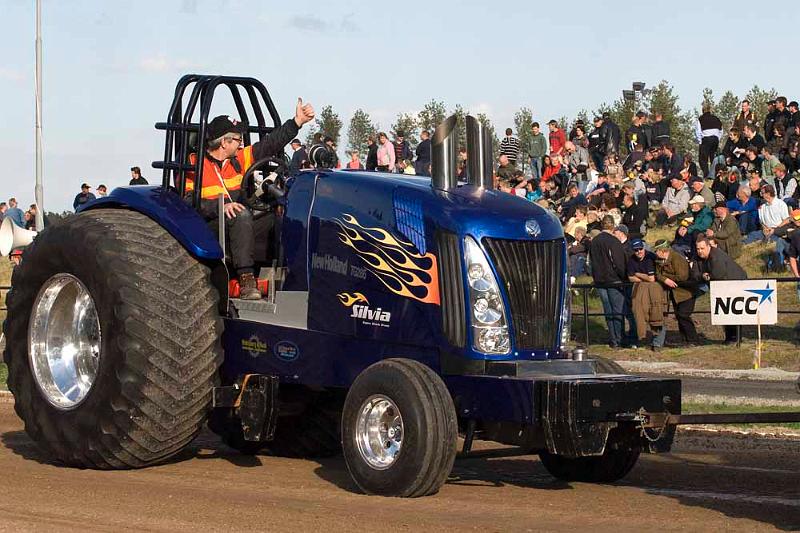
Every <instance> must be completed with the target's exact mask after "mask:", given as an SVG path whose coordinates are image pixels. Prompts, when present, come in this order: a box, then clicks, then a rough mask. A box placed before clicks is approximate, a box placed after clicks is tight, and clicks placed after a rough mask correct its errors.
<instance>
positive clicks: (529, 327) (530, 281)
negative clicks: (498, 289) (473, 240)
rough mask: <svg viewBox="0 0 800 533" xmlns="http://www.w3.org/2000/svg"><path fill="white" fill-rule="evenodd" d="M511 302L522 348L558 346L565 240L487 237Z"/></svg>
mask: <svg viewBox="0 0 800 533" xmlns="http://www.w3.org/2000/svg"><path fill="white" fill-rule="evenodd" d="M483 244H484V246H486V249H487V251H488V252H489V256H490V258H491V260H492V262H493V263H494V265H495V268H496V269H497V273H498V275H499V276H500V284H501V285H502V286H503V287H505V289H506V293H507V294H508V299H509V304H510V305H511V322H512V324H513V326H514V341H515V345H516V347H517V348H518V349H523V350H552V349H553V348H554V347H556V346H557V345H558V342H559V330H558V322H559V319H560V315H561V309H560V307H559V303H560V302H561V292H562V290H563V274H562V268H563V261H564V246H565V245H564V241H563V240H562V239H559V240H553V241H511V240H501V239H488V238H487V239H483Z"/></svg>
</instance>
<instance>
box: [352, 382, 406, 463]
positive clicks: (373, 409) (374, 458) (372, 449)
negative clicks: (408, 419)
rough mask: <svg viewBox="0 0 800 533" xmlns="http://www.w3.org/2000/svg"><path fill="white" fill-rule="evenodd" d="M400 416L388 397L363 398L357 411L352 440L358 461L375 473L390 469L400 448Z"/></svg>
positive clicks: (401, 425)
mask: <svg viewBox="0 0 800 533" xmlns="http://www.w3.org/2000/svg"><path fill="white" fill-rule="evenodd" d="M403 429H404V428H403V417H402V415H401V414H400V409H398V408H397V405H396V404H395V403H394V401H392V399H391V398H389V397H388V396H383V395H374V396H371V397H369V398H367V399H366V400H365V401H364V403H362V404H361V408H360V409H359V410H358V420H357V421H356V431H355V440H356V447H357V449H358V453H359V454H360V455H361V458H362V459H363V460H364V461H365V462H366V463H367V464H368V465H369V466H370V467H371V468H374V469H375V470H386V469H387V468H390V467H391V466H392V465H393V464H394V463H395V461H396V460H397V458H398V457H399V455H400V451H401V450H402V447H403V436H404V431H403Z"/></svg>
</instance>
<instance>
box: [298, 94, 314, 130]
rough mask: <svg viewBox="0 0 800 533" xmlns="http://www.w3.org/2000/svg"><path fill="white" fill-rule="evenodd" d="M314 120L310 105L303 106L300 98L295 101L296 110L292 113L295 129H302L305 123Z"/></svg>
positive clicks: (312, 108)
mask: <svg viewBox="0 0 800 533" xmlns="http://www.w3.org/2000/svg"><path fill="white" fill-rule="evenodd" d="M312 120H314V107H313V106H312V105H311V104H304V103H303V99H302V98H298V99H297V108H296V109H295V112H294V121H295V122H296V123H297V127H298V128H301V127H303V124H305V123H306V122H311V121H312Z"/></svg>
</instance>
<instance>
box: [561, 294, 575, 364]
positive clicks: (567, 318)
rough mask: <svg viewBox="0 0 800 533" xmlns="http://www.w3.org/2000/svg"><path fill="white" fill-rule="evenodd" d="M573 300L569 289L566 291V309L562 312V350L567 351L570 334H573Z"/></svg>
mask: <svg viewBox="0 0 800 533" xmlns="http://www.w3.org/2000/svg"><path fill="white" fill-rule="evenodd" d="M571 302H572V298H571V295H570V292H569V289H567V290H566V291H564V307H563V309H562V310H561V338H560V341H561V343H560V346H561V350H562V351H564V350H566V349H567V346H568V345H569V341H570V334H571V333H572V305H571Z"/></svg>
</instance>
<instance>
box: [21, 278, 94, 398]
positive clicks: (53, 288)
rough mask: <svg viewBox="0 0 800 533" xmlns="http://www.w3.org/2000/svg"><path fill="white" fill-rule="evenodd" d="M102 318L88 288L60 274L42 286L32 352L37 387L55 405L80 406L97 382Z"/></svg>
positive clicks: (32, 322) (34, 318)
mask: <svg viewBox="0 0 800 533" xmlns="http://www.w3.org/2000/svg"><path fill="white" fill-rule="evenodd" d="M100 347H101V331H100V319H99V317H98V314H97V307H96V306H95V303H94V299H93V298H92V295H91V294H90V293H89V290H88V289H87V288H86V286H85V285H84V284H83V283H82V282H81V281H80V280H79V279H78V278H76V277H75V276H73V275H72V274H66V273H59V274H56V275H54V276H52V277H51V278H50V279H48V280H47V281H46V282H44V284H43V285H42V288H41V289H40V290H39V294H38V295H37V297H36V301H35V302H34V304H33V310H32V311H31V317H30V325H29V329H28V354H29V357H30V364H31V371H32V373H33V377H34V380H35V381H36V385H37V386H38V387H39V390H40V391H41V392H42V394H43V395H44V397H45V399H47V401H48V402H50V404H51V405H53V406H54V407H56V408H58V409H61V410H65V411H66V410H70V409H74V408H76V407H77V406H78V405H80V404H81V403H82V402H83V401H84V400H85V399H86V396H87V395H88V394H89V391H90V390H91V388H92V386H93V385H94V383H95V381H96V378H97V369H98V368H99V365H100V351H101V350H100Z"/></svg>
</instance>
